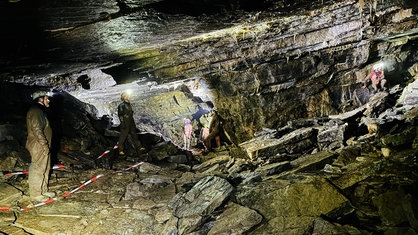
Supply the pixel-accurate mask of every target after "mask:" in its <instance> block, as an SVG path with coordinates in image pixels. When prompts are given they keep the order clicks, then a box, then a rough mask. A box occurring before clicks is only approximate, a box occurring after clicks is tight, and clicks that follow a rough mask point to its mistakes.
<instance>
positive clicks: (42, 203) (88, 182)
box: [20, 175, 103, 211]
mask: <svg viewBox="0 0 418 235" xmlns="http://www.w3.org/2000/svg"><path fill="white" fill-rule="evenodd" d="M102 176H103V175H97V176H95V177H93V178H91V179H89V180H88V181H86V182H84V183H83V184H81V185H80V186H78V187H77V188H75V189H73V190H71V191H68V192H66V193H64V194H63V195H62V197H63V198H66V197H68V196H70V195H71V194H73V193H75V192H76V191H78V190H79V189H81V188H83V187H84V186H86V185H88V184H90V183H92V182H94V181H96V180H97V179H98V178H100V177H102ZM55 201H58V198H56V197H54V198H50V199H48V200H45V201H43V202H40V203H38V204H35V205H33V206H27V207H24V208H21V209H20V210H21V211H27V210H30V209H33V208H36V207H40V206H43V205H47V204H50V203H52V202H55Z"/></svg>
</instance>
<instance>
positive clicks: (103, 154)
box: [97, 143, 119, 159]
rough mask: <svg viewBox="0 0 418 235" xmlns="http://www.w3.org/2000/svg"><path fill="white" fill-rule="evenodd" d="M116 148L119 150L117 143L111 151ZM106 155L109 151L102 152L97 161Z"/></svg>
mask: <svg viewBox="0 0 418 235" xmlns="http://www.w3.org/2000/svg"><path fill="white" fill-rule="evenodd" d="M117 148H119V143H116V145H115V146H113V149H117ZM108 153H110V150H106V151H104V152H103V153H102V154H100V156H99V157H98V158H97V159H100V158H102V157H104V156H105V155H106V154H108Z"/></svg>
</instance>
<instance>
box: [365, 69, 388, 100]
mask: <svg viewBox="0 0 418 235" xmlns="http://www.w3.org/2000/svg"><path fill="white" fill-rule="evenodd" d="M385 84H386V79H385V73H384V70H383V66H382V65H381V64H376V65H374V66H373V70H372V72H370V74H369V75H368V76H367V77H366V79H365V82H364V84H363V87H362V88H369V91H370V93H372V94H373V93H376V92H378V91H382V90H385V89H386V88H385Z"/></svg>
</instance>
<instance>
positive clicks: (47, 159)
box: [42, 154, 51, 195]
mask: <svg viewBox="0 0 418 235" xmlns="http://www.w3.org/2000/svg"><path fill="white" fill-rule="evenodd" d="M42 164H45V168H44V172H43V181H42V195H44V194H45V193H47V192H48V182H49V174H50V170H51V155H50V154H47V155H46V157H45V162H44V163H42Z"/></svg>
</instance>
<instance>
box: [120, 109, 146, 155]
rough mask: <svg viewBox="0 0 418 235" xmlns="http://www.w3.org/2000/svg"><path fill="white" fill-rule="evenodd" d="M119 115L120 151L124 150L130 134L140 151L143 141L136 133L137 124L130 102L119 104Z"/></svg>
mask: <svg viewBox="0 0 418 235" xmlns="http://www.w3.org/2000/svg"><path fill="white" fill-rule="evenodd" d="M118 116H119V120H120V135H119V141H118V144H119V151H122V152H123V151H124V149H125V141H126V138H127V137H128V135H129V136H130V137H131V138H132V141H133V142H134V145H135V148H136V149H137V151H138V152H139V151H140V148H141V147H142V145H141V142H140V141H139V139H138V135H137V134H136V126H135V121H134V118H133V111H132V106H131V104H130V103H129V102H126V101H124V102H122V103H121V104H119V106H118Z"/></svg>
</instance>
